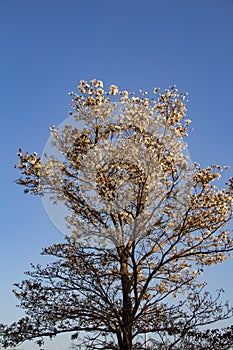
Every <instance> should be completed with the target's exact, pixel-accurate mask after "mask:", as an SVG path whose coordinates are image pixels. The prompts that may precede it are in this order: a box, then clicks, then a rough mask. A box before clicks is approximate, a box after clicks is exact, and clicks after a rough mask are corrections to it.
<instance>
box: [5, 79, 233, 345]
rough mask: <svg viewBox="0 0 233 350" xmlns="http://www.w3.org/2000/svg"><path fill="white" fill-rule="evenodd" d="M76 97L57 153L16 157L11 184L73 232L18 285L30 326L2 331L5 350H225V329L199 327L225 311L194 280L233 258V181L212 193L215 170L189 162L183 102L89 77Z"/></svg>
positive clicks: (54, 136)
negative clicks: (29, 345) (232, 225)
mask: <svg viewBox="0 0 233 350" xmlns="http://www.w3.org/2000/svg"><path fill="white" fill-rule="evenodd" d="M71 97H72V108H73V112H70V118H69V120H68V121H67V123H65V124H64V125H63V127H62V128H55V127H54V126H51V146H52V149H55V150H57V152H58V153H56V152H53V151H51V152H50V153H47V154H44V156H43V158H41V157H38V156H37V154H36V153H33V154H29V153H23V151H22V149H19V153H18V156H19V163H18V165H17V168H18V169H19V170H20V171H21V173H22V177H21V178H20V179H19V180H18V181H17V182H18V184H20V185H23V186H24V187H25V192H30V193H32V194H39V195H41V196H49V197H50V198H51V200H52V203H53V204H54V205H56V203H63V205H64V206H65V207H66V208H68V209H69V215H68V216H67V217H66V222H67V225H68V227H69V229H70V230H71V231H72V234H71V236H70V237H67V238H66V242H65V243H61V244H54V245H52V246H51V247H49V248H46V249H44V250H43V253H42V254H46V255H50V256H53V257H54V262H52V263H50V264H48V265H47V266H46V267H41V266H39V265H36V266H33V270H32V272H28V276H29V277H28V279H26V280H25V281H23V282H22V283H19V284H17V285H16V287H17V288H16V289H15V291H14V293H15V295H16V297H17V298H18V299H19V302H20V306H21V307H22V308H23V309H24V310H25V313H26V316H25V318H23V319H21V320H19V321H18V322H16V323H13V324H12V325H10V326H5V327H4V337H3V346H14V345H16V344H19V343H20V342H23V341H25V340H32V339H35V340H37V341H38V343H39V344H42V338H43V337H44V336H49V337H54V336H56V335H58V334H60V333H66V332H71V334H72V339H73V340H75V342H76V344H77V346H78V344H79V345H80V346H81V345H82V346H83V348H85V349H114V350H116V349H118V350H119V349H121V350H132V349H135V350H136V349H138V350H139V349H154V348H156V349H161V350H162V349H190V350H191V349H194V348H195V349H217V347H216V346H218V348H219V346H220V345H221V349H229V346H230V345H232V344H233V341H232V331H231V329H230V328H229V329H225V330H223V331H219V330H213V331H212V333H211V331H209V330H208V331H205V330H203V328H202V326H210V325H212V324H214V323H215V322H216V321H219V320H224V319H227V318H230V317H231V316H232V308H231V307H230V306H229V305H228V303H222V302H221V301H220V299H219V297H220V295H221V288H219V291H218V292H217V294H216V295H215V296H212V295H211V294H210V293H209V292H208V291H206V287H205V285H206V283H205V282H204V281H202V280H201V277H200V275H201V273H202V271H203V269H204V268H205V267H206V266H209V265H212V264H218V263H220V262H223V261H225V260H226V259H227V258H228V257H229V256H230V252H231V251H232V250H233V241H232V238H231V231H230V230H229V227H228V223H229V221H230V220H231V219H232V204H233V180H232V179H231V180H230V181H229V182H228V184H227V187H226V188H225V189H219V188H218V187H217V186H216V180H218V179H219V178H220V176H221V172H222V171H223V170H224V169H223V168H222V167H221V166H219V165H211V166H208V167H207V168H205V169H202V168H201V166H200V165H199V164H196V163H195V164H192V163H191V161H190V159H189V157H188V152H187V144H186V142H185V140H186V138H187V136H188V129H189V124H190V120H189V119H187V118H186V107H187V102H186V94H182V93H178V90H177V89H176V87H170V88H169V89H167V90H166V91H165V92H164V93H160V92H159V89H157V88H155V89H154V97H153V98H152V97H149V95H148V94H147V92H144V91H140V92H139V94H138V96H135V94H133V93H129V92H128V91H119V89H118V87H117V86H115V85H111V86H110V88H109V90H108V91H105V90H104V88H103V83H102V82H101V81H98V80H95V79H94V80H92V81H91V82H89V83H88V82H86V81H81V82H80V85H79V86H78V93H71ZM58 155H59V156H58ZM213 339H215V340H214V341H213ZM214 343H215V344H217V345H214ZM194 344H196V345H195V347H194Z"/></svg>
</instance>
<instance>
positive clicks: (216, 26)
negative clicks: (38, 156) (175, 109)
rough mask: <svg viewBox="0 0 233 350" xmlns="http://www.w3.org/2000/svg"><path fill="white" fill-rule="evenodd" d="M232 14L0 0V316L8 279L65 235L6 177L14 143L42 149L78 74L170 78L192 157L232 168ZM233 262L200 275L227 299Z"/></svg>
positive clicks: (126, 79)
mask: <svg viewBox="0 0 233 350" xmlns="http://www.w3.org/2000/svg"><path fill="white" fill-rule="evenodd" d="M232 16H233V1H232V0H221V1H220V0H195V1H194V0H193V1H191V0H144V1H139V0H128V1H127V0H125V1H123V0H118V1H107V0H99V1H94V0H89V1H86V2H84V1H78V0H0V117H1V130H2V132H1V140H0V142H1V157H2V158H1V159H2V161H1V183H0V186H1V204H0V205H1V215H2V219H1V245H0V261H1V264H0V286H1V287H0V321H2V322H12V321H14V320H15V319H16V318H18V317H20V315H21V312H20V310H19V309H17V308H16V307H15V305H16V300H15V298H14V296H13V295H12V294H11V292H10V291H11V289H12V284H13V283H14V282H18V281H20V280H21V279H22V278H23V272H24V271H25V270H28V269H29V268H30V266H29V264H30V262H35V263H37V262H43V261H45V260H46V259H45V258H42V257H40V256H39V253H40V250H41V248H42V247H44V246H47V245H49V244H51V243H53V242H59V241H62V240H63V236H62V234H61V233H59V232H58V231H57V229H56V228H55V227H54V226H53V224H52V223H51V222H50V220H49V218H48V217H47V215H46V213H45V211H44V209H43V205H42V203H41V200H40V199H39V198H36V197H32V196H30V195H24V194H23V191H22V188H20V187H19V186H17V185H16V184H14V183H13V181H14V180H15V179H16V178H17V176H18V174H17V171H16V170H15V169H14V164H15V163H16V162H17V156H16V153H17V148H18V147H20V146H21V147H23V149H24V150H28V151H32V152H33V151H34V150H37V151H38V152H39V153H40V152H42V150H43V148H44V145H45V143H46V142H47V139H48V137H49V124H54V125H58V124H60V123H61V122H62V121H63V120H64V119H65V118H66V117H67V115H68V111H69V103H70V98H69V96H68V94H67V93H68V92H69V91H71V90H75V88H76V86H77V85H78V82H79V80H80V79H91V78H97V79H101V80H103V81H104V83H105V84H106V85H109V84H111V83H114V84H116V85H119V87H120V88H122V89H128V90H131V91H137V90H139V89H144V90H147V91H148V90H151V89H153V87H154V86H160V87H161V89H165V88H167V87H168V86H169V85H173V84H176V85H177V87H178V88H179V90H181V91H183V92H185V91H188V92H189V100H190V103H189V110H188V117H189V118H190V119H192V120H193V123H192V126H193V128H194V129H195V130H194V131H193V132H192V133H191V135H190V140H189V153H190V155H191V158H192V160H193V161H197V162H200V163H201V165H202V166H206V165H208V164H213V163H217V164H223V165H225V164H228V165H230V166H231V169H230V170H229V171H228V172H227V174H226V176H228V177H230V176H231V175H232V168H233V156H232V149H233V138H232V130H233V112H232V111H233V98H232V95H233V64H232V62H233V39H232V38H233V22H232ZM223 184H224V181H223ZM232 265H233V264H232V261H229V262H227V263H225V264H223V265H220V266H218V267H216V268H214V269H211V268H209V269H208V270H207V274H206V276H207V278H208V280H209V283H210V288H211V289H212V290H215V289H216V288H219V287H221V286H224V287H225V289H226V293H225V297H226V298H231V300H232V302H233V298H232V297H231V291H232V288H233V284H232V279H231V278H229V277H230V275H232ZM64 344H66V343H65V340H59V341H57V342H55V343H50V344H49V345H48V346H47V347H46V350H55V349H56V350H61V349H64V348H67V347H68V345H64ZM67 344H68V343H67ZM20 348H22V349H24V350H27V349H31V350H33V349H34V348H33V345H27V344H26V345H22V346H21V347H20ZM35 349H36V347H35Z"/></svg>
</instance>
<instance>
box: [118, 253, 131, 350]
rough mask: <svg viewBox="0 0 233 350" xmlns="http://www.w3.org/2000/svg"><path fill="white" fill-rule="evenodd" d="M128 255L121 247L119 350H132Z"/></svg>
mask: <svg viewBox="0 0 233 350" xmlns="http://www.w3.org/2000/svg"><path fill="white" fill-rule="evenodd" d="M128 259H129V253H128V251H127V248H125V247H121V249H120V261H121V285H122V297H123V309H122V324H123V326H122V344H121V345H120V344H119V345H120V348H121V350H131V349H132V301H131V295H130V287H131V283H130V278H129V270H128Z"/></svg>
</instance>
